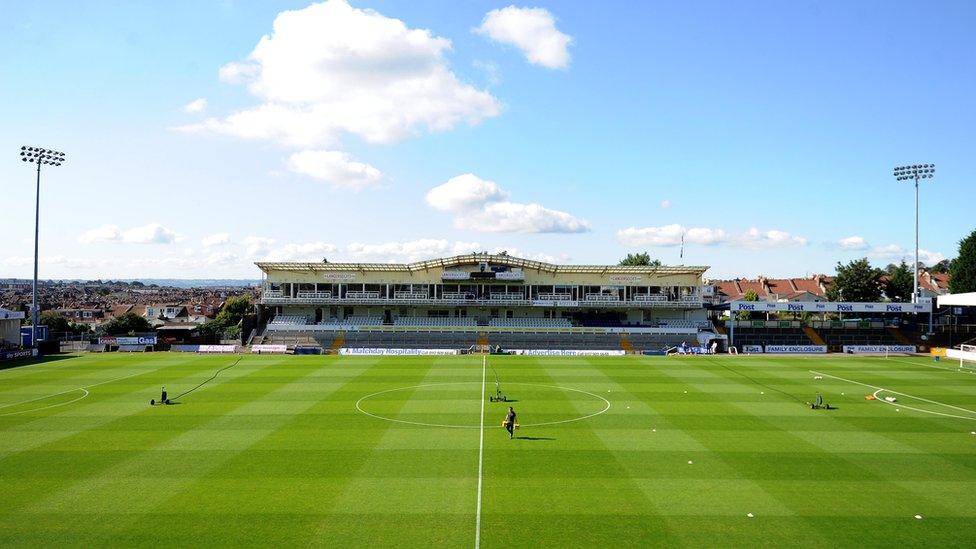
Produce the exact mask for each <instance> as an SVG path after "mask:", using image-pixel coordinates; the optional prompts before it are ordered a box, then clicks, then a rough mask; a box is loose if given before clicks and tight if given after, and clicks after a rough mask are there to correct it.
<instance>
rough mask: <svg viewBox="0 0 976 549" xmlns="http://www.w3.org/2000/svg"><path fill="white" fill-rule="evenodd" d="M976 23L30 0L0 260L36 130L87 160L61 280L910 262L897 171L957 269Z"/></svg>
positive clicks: (849, 14) (865, 11) (58, 214)
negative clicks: (517, 262)
mask: <svg viewBox="0 0 976 549" xmlns="http://www.w3.org/2000/svg"><path fill="white" fill-rule="evenodd" d="M974 24H976V4H973V3H972V2H949V1H945V2H935V3H922V2H891V1H883V2H882V1H878V2H867V1H861V2H742V3H728V2H697V3H682V2H646V3H643V2H642V3H633V2H621V3H612V2H600V3H581V2H533V3H530V4H516V5H514V6H509V5H508V4H505V3H496V2H482V1H468V2H424V1H416V0H414V1H410V2H393V1H381V2H361V1H352V2H351V5H347V4H345V3H342V2H339V1H332V2H327V3H325V4H321V5H312V4H309V3H306V2H280V3H270V2H269V3H254V2H230V1H225V2H215V3H205V2H167V3H158V2H141V3H136V2H128V3H118V2H88V3H67V2H65V3H61V2H53V3H52V2H49V3H45V4H31V3H27V4H23V5H19V6H18V7H17V10H7V12H6V14H5V16H4V17H3V18H2V20H0V117H2V120H3V121H4V122H3V130H2V131H0V150H6V151H8V154H7V160H6V161H3V162H0V184H2V205H3V215H4V219H5V221H6V223H7V225H8V226H7V227H5V230H4V235H5V236H4V237H3V239H2V241H0V276H27V275H29V274H30V272H31V259H30V258H31V254H32V237H33V235H32V228H33V192H34V188H33V172H32V171H31V170H30V169H29V167H28V166H25V165H24V164H23V163H21V162H20V161H19V159H18V158H17V151H18V150H19V148H20V146H21V145H39V146H44V147H50V148H55V149H59V150H63V151H65V152H66V153H67V154H68V157H69V161H68V162H67V163H66V164H65V165H63V166H61V167H57V168H51V169H48V170H47V171H45V172H44V174H43V179H42V185H43V188H42V218H41V235H42V236H41V257H42V263H41V276H42V277H45V278H48V277H50V278H66V277H71V278H109V277H111V278H115V277H185V278H223V277H255V278H256V277H257V276H258V274H259V271H258V270H257V269H256V268H255V267H254V266H253V262H254V261H257V260H319V259H321V258H322V257H328V258H329V259H330V260H333V261H338V260H353V261H390V260H392V261H409V260H415V259H421V258H426V257H433V256H442V255H452V254H454V253H456V252H468V251H474V250H493V251H494V250H501V249H506V250H510V251H512V252H514V253H517V254H519V255H522V256H525V257H532V258H540V259H548V260H553V261H558V262H570V263H604V262H616V261H617V260H618V259H620V257H622V256H624V255H625V254H627V253H628V252H635V251H644V250H647V251H649V252H650V254H651V255H652V256H653V257H658V258H660V259H661V260H662V261H664V262H665V263H668V264H672V263H674V264H676V263H685V264H697V265H710V266H711V267H712V268H711V269H710V271H709V272H708V273H707V275H708V276H711V277H716V278H717V277H730V276H749V277H752V276H756V275H758V274H764V275H768V276H787V275H790V276H802V275H805V274H810V273H816V272H828V273H829V272H832V271H833V267H834V265H835V264H836V262H837V261H839V260H840V261H847V260H850V259H852V258H856V257H863V256H868V257H870V258H871V259H872V261H873V262H875V263H877V264H881V265H884V264H886V263H888V262H891V261H897V260H899V259H901V258H902V257H906V258H907V257H909V256H910V255H911V253H912V252H911V250H912V247H913V223H912V215H913V190H912V188H911V186H910V185H907V184H904V183H899V182H896V181H895V180H894V179H893V178H892V177H891V169H892V168H893V167H894V166H896V165H900V164H906V163H908V164H911V163H923V162H924V163H929V162H931V163H935V164H936V165H937V166H938V171H937V174H936V178H935V179H934V180H932V181H926V182H924V188H923V193H922V209H921V221H922V224H921V232H922V236H921V248H922V249H923V250H924V253H923V259H925V258H928V259H929V260H931V261H934V260H938V259H940V258H942V257H952V256H953V255H954V253H955V251H956V243H957V241H958V240H959V239H960V238H962V237H963V236H965V235H966V234H968V233H969V232H970V231H972V230H973V229H974V228H976V227H974V225H976V223H974V222H973V219H974V215H973V213H972V211H973V210H972V204H973V201H972V195H973V188H974V187H973V175H974V173H976V160H974V158H976V155H974V154H973V152H972V151H973V150H976V143H974V138H973V135H974V133H973V128H974V127H976V109H974V102H973V99H972V98H973V97H976V70H974V69H976V58H974V56H973V53H974V51H976V47H974V46H976V35H974V33H972V28H973V27H974ZM264 36H267V38H266V39H265V40H264V41H263V43H262V45H260V46H259V42H261V41H262V37H264ZM199 100H203V101H199ZM187 111H192V112H187ZM682 234H684V238H685V250H684V258H679V249H680V247H679V246H678V243H679V242H680V240H681V235H682Z"/></svg>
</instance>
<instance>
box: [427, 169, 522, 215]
mask: <svg viewBox="0 0 976 549" xmlns="http://www.w3.org/2000/svg"><path fill="white" fill-rule="evenodd" d="M426 198H427V204H428V205H429V206H430V207H432V208H434V209H437V210H441V211H445V212H458V211H462V210H474V209H478V208H482V207H484V205H485V204H487V203H488V202H495V201H500V200H505V199H506V198H508V193H506V192H504V191H502V190H501V188H500V187H499V186H498V184H497V183H495V182H494V181H487V180H484V179H481V178H480V177H478V176H477V175H474V174H472V173H466V174H463V175H458V176H455V177H452V178H450V179H448V180H447V183H444V184H442V185H438V186H436V187H434V188H433V189H431V190H430V191H428V192H427V197H426Z"/></svg>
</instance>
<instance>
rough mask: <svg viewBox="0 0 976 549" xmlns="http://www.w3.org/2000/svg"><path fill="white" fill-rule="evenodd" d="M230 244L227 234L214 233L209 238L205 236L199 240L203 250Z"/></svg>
mask: <svg viewBox="0 0 976 549" xmlns="http://www.w3.org/2000/svg"><path fill="white" fill-rule="evenodd" d="M229 243H230V234H228V233H215V234H212V235H210V236H205V237H203V239H201V240H200V244H203V246H204V247H205V248H212V247H214V246H223V245H224V244H229Z"/></svg>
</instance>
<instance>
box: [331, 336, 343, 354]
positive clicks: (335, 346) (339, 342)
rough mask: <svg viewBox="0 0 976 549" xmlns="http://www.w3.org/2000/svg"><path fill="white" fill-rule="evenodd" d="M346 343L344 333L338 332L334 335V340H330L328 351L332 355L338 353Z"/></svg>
mask: <svg viewBox="0 0 976 549" xmlns="http://www.w3.org/2000/svg"><path fill="white" fill-rule="evenodd" d="M345 343H346V332H339V333H338V334H336V336H335V339H333V340H332V345H330V346H329V350H330V351H332V354H336V353H338V352H339V349H341V348H342V346H343V345H344V344H345Z"/></svg>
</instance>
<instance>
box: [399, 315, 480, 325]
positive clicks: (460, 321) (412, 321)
mask: <svg viewBox="0 0 976 549" xmlns="http://www.w3.org/2000/svg"><path fill="white" fill-rule="evenodd" d="M393 325H394V326H477V325H478V319H476V318H474V317H470V318H469V317H461V318H455V317H426V316H401V317H398V318H397V319H396V320H394V321H393Z"/></svg>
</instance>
